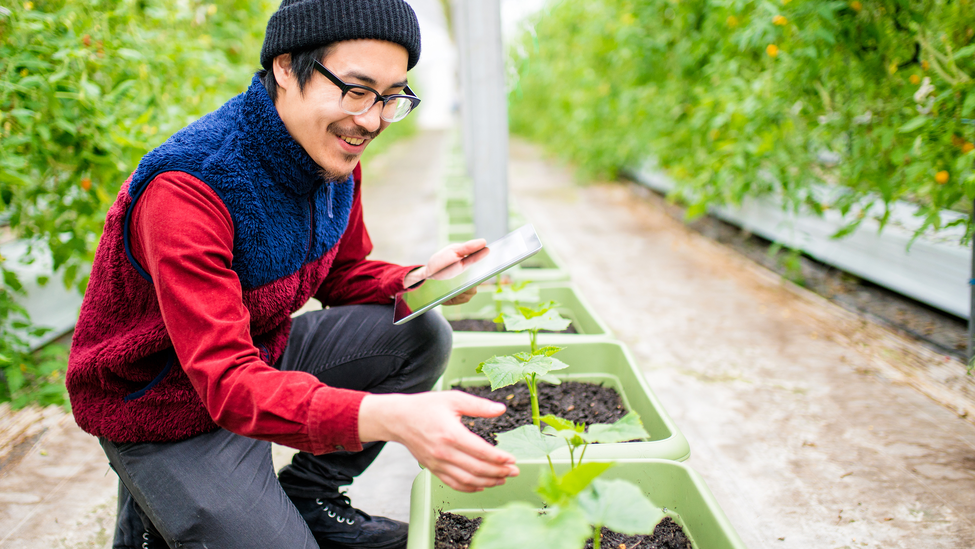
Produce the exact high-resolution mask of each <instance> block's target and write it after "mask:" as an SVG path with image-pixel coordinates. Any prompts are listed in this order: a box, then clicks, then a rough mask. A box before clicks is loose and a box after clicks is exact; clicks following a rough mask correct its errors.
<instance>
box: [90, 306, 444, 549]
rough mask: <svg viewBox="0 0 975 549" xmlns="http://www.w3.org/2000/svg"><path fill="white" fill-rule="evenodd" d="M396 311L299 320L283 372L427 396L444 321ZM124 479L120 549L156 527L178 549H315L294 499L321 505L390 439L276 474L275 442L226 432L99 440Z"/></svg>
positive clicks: (343, 311) (353, 311) (308, 458)
mask: <svg viewBox="0 0 975 549" xmlns="http://www.w3.org/2000/svg"><path fill="white" fill-rule="evenodd" d="M392 316H393V315H392V308H391V307H389V306H383V305H353V306H347V307H336V308H333V309H326V310H322V311H314V312H310V313H306V314H304V315H302V316H300V317H298V318H296V319H295V321H294V325H293V327H292V330H291V335H290V337H289V339H288V347H287V349H286V350H285V353H284V356H282V357H281V360H280V361H278V364H276V367H278V368H280V369H281V370H301V371H305V372H309V373H311V374H313V375H315V376H316V377H318V379H320V380H321V381H322V382H324V383H326V384H327V385H330V386H333V387H341V388H345V389H356V390H362V391H369V392H371V393H417V392H421V391H426V390H429V389H430V388H431V387H432V386H433V384H434V383H435V382H436V380H437V378H439V377H440V375H441V374H442V373H443V369H444V368H445V367H446V364H447V358H448V357H449V354H450V347H451V331H450V327H449V326H448V324H447V322H446V321H445V320H444V319H443V317H441V316H440V315H439V314H436V313H434V314H429V313H428V314H425V315H423V316H421V317H419V318H417V319H414V320H412V321H410V322H408V323H406V324H404V325H402V326H394V325H393V323H392ZM100 442H101V444H102V447H103V448H104V449H105V454H106V455H107V456H108V459H109V462H110V463H111V465H112V468H113V469H115V471H116V472H117V473H118V475H119V479H120V481H121V482H120V485H119V510H118V521H117V527H116V532H115V542H114V545H113V547H115V548H118V549H122V548H124V549H129V548H137V547H142V543H143V541H144V537H143V536H144V535H145V533H146V531H149V532H150V537H153V536H156V535H158V536H159V537H161V538H162V539H165V540H166V543H167V544H168V545H169V547H194V548H197V547H199V548H202V547H207V548H209V549H220V548H226V549H250V548H253V549H269V548H277V547H281V548H289V549H291V548H295V549H297V548H315V547H318V545H317V544H316V542H315V539H314V538H313V537H312V535H311V532H310V531H309V530H308V527H307V526H306V525H305V523H304V521H303V520H302V518H301V516H300V515H299V514H298V512H297V510H296V509H295V508H294V506H293V505H292V504H291V502H290V500H289V499H288V494H290V495H292V496H298V497H318V496H319V495H320V494H322V493H325V492H327V491H334V490H336V489H337V488H338V487H339V486H344V485H347V484H350V483H351V482H352V479H353V478H354V477H355V476H357V475H358V474H360V473H362V471H364V470H365V469H366V467H368V466H369V464H370V463H372V461H373V460H374V459H375V458H376V456H377V455H378V454H379V451H380V450H381V449H382V447H383V444H384V443H368V444H365V445H364V448H363V451H361V452H335V453H331V454H325V455H322V456H314V455H311V454H308V453H305V452H300V453H298V454H297V455H296V456H295V457H294V459H293V460H292V462H291V465H288V466H286V467H284V468H283V469H282V470H281V472H280V478H279V479H278V478H276V477H275V474H274V469H273V466H272V464H271V445H270V443H267V442H262V441H258V440H253V439H249V438H246V437H242V436H239V435H235V434H233V433H230V432H228V431H225V430H223V429H219V430H217V431H214V432H212V433H206V434H203V435H198V436H196V437H193V438H190V439H187V440H182V441H179V442H170V443H114V442H111V441H108V440H105V439H101V440H100Z"/></svg>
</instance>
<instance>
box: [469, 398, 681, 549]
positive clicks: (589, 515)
mask: <svg viewBox="0 0 975 549" xmlns="http://www.w3.org/2000/svg"><path fill="white" fill-rule="evenodd" d="M543 419H544V421H545V423H546V424H548V426H547V427H546V428H545V432H544V433H543V432H540V431H539V430H537V429H535V428H533V427H532V426H530V425H525V426H522V427H519V428H518V429H515V430H513V431H509V432H507V433H499V434H498V435H497V437H498V447H499V448H502V449H504V450H506V451H508V452H511V453H512V454H514V455H515V456H516V457H517V458H519V459H534V458H538V457H541V456H543V455H544V456H545V457H546V458H547V459H548V463H549V469H547V470H545V471H544V473H543V474H542V478H541V479H540V480H539V485H538V487H537V488H536V492H537V493H538V495H539V496H541V498H542V501H543V502H545V504H546V506H547V508H546V511H545V513H544V514H539V513H538V512H537V510H536V509H535V508H534V507H532V506H530V505H528V504H526V503H523V502H515V503H511V504H508V505H506V506H504V507H503V508H502V509H501V510H499V511H498V512H496V513H493V514H491V515H489V516H488V517H486V518H485V519H484V522H483V523H482V524H481V527H480V528H479V529H478V531H477V534H476V535H475V536H474V540H473V543H472V544H471V549H502V548H507V547H513V546H516V544H519V543H521V542H524V544H525V545H528V546H539V545H541V544H544V545H545V547H546V548H547V549H550V548H555V549H578V548H579V547H582V546H583V545H584V544H585V542H586V539H587V538H588V537H589V536H590V535H592V538H593V548H594V549H599V544H600V533H601V531H602V528H603V526H606V527H607V528H610V529H612V530H615V531H617V532H620V533H624V534H629V535H636V534H649V533H651V532H652V531H653V527H652V525H655V524H657V523H658V522H660V520H661V519H663V517H664V514H663V512H662V511H661V510H659V509H657V508H655V507H654V506H653V504H652V503H651V502H650V501H649V500H648V499H647V498H646V496H645V495H644V494H643V493H642V492H641V491H640V489H639V488H638V487H636V486H634V485H633V484H632V483H630V482H627V481H625V480H619V479H617V480H603V479H599V478H597V477H599V476H600V475H601V474H603V473H604V472H605V471H606V470H608V469H609V468H611V467H612V466H613V463H585V464H583V463H582V458H583V456H584V455H585V449H586V447H587V446H588V445H589V444H591V443H593V442H602V443H612V442H622V441H625V440H632V439H641V438H647V437H648V436H649V435H648V434H647V432H646V430H645V429H644V428H643V425H642V423H641V422H640V418H639V416H637V414H636V413H633V412H631V413H629V414H627V415H626V416H625V417H624V418H623V419H621V420H619V421H617V422H616V423H613V424H593V425H590V426H589V429H588V430H586V428H585V425H583V424H579V423H573V422H571V421H568V420H566V419H562V418H559V417H556V416H551V415H547V416H545V417H544V418H543ZM563 443H565V444H568V446H569V452H570V456H574V453H575V450H576V449H578V448H579V447H582V454H581V455H580V456H579V463H576V462H575V459H574V457H573V459H572V460H571V461H570V466H571V469H570V470H569V471H568V472H567V473H565V474H564V475H562V476H559V475H557V474H556V473H555V467H554V466H553V465H552V459H551V457H550V454H551V453H552V452H553V451H555V450H556V449H558V448H560V447H561V446H562V444H563ZM648 524H649V525H651V526H650V527H649V528H648V527H647V525H648ZM587 525H591V529H590V527H589V526H587Z"/></svg>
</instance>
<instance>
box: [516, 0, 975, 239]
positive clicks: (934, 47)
mask: <svg viewBox="0 0 975 549" xmlns="http://www.w3.org/2000/svg"><path fill="white" fill-rule="evenodd" d="M512 59H513V62H514V65H515V67H516V69H517V72H516V75H515V76H516V79H515V81H514V82H513V83H512V86H511V91H510V105H511V107H510V113H511V118H512V120H511V127H512V130H513V131H516V132H518V133H521V134H523V135H526V136H528V137H529V138H532V139H535V140H539V141H542V142H544V143H546V144H548V145H549V146H550V147H551V148H552V149H554V150H556V151H558V152H559V153H560V154H562V155H564V156H566V157H569V158H570V159H572V160H573V161H575V162H577V163H578V164H579V166H580V167H581V168H582V169H583V170H584V171H587V172H590V173H596V174H604V175H609V176H615V175H616V174H617V172H618V171H619V170H620V169H621V168H623V167H626V166H635V165H639V164H641V163H642V162H644V161H646V160H647V158H655V159H656V160H657V162H658V163H659V165H660V167H662V168H663V169H665V170H667V171H668V172H669V174H670V175H671V176H672V177H673V178H674V179H675V180H676V182H677V184H678V186H677V189H676V191H675V195H676V196H677V198H680V199H682V200H684V201H686V202H688V203H689V204H690V208H689V213H690V214H691V215H699V214H701V213H703V212H704V211H706V207H707V206H708V205H709V204H720V203H730V204H737V203H740V202H741V201H742V200H743V199H744V198H745V197H747V196H755V195H775V196H778V197H780V198H781V199H782V202H783V204H784V207H786V208H790V209H799V208H807V209H809V210H811V211H813V212H816V213H822V212H823V211H824V210H827V209H833V210H835V211H839V212H840V213H841V214H843V216H844V220H845V222H846V226H845V227H844V228H843V229H841V230H840V231H839V232H838V233H837V235H836V236H837V237H840V236H843V235H844V234H848V233H849V232H851V231H853V230H855V229H856V228H857V227H858V226H859V224H860V223H861V222H862V221H863V219H865V218H866V217H867V215H872V214H868V212H869V211H871V207H872V206H874V205H880V206H881V207H880V208H879V211H880V212H881V213H880V214H878V215H877V216H876V217H877V219H878V221H879V222H880V224H881V227H883V226H884V225H885V224H886V223H887V222H888V221H889V216H890V205H891V204H893V203H894V202H895V201H898V200H907V201H910V202H913V203H914V204H916V205H917V206H918V210H917V215H918V216H920V217H921V219H922V224H921V225H922V226H921V227H920V228H919V229H918V233H920V232H923V231H928V230H938V229H941V228H943V227H945V226H948V225H950V224H955V223H964V224H965V225H966V231H965V237H964V240H965V241H966V242H967V241H968V239H970V238H971V236H972V230H973V223H972V215H971V213H972V201H973V199H975V169H973V163H975V144H973V143H975V0H953V1H949V0H855V1H846V0H827V1H823V0H690V1H682V2H677V1H674V0H598V1H593V2H572V1H561V2H556V3H554V4H552V5H550V7H549V8H548V9H547V10H546V11H545V12H543V13H542V14H541V15H540V16H539V17H538V18H537V20H536V22H535V24H534V25H533V27H532V28H531V32H530V33H526V34H525V36H524V38H523V39H522V40H521V41H520V42H517V43H516V44H515V45H514V47H513V48H512ZM824 187H825V188H826V189H827V190H828V192H823V188H824ZM945 209H955V210H957V211H962V212H964V213H967V214H968V215H967V216H965V217H963V218H962V219H961V220H959V221H954V222H951V223H946V222H945V221H943V220H942V217H941V212H942V211H943V210H945Z"/></svg>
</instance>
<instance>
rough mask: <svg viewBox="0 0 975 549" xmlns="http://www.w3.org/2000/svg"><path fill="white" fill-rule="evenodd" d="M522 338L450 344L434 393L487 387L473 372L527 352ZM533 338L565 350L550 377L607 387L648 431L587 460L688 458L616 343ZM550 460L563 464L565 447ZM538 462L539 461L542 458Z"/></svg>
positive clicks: (591, 451)
mask: <svg viewBox="0 0 975 549" xmlns="http://www.w3.org/2000/svg"><path fill="white" fill-rule="evenodd" d="M521 335H522V337H524V338H525V340H526V343H525V344H498V345H476V344H460V345H454V349H453V351H452V352H451V354H450V360H449V361H448V363H447V370H446V371H445V372H444V375H443V376H442V377H441V378H440V380H439V381H438V382H437V384H436V385H435V386H434V390H441V391H443V390H449V389H450V388H451V387H453V386H455V385H460V386H476V385H487V384H488V380H487V378H486V377H484V376H483V375H482V374H478V373H477V372H476V371H475V370H476V369H477V365H478V364H480V363H481V362H483V361H485V360H487V359H489V358H491V357H492V356H495V355H512V354H515V353H517V352H520V351H527V350H528V345H527V338H528V336H527V335H524V334H521ZM538 339H539V345H559V346H562V347H565V349H564V350H562V351H561V352H560V353H559V354H558V355H557V358H558V359H559V360H561V361H563V362H565V363H566V364H568V365H569V367H568V368H566V369H564V370H558V371H556V372H552V373H553V374H555V375H556V376H557V377H558V378H559V379H562V380H566V381H585V382H589V383H602V384H603V385H604V386H607V387H612V388H613V389H615V390H616V391H617V392H618V393H619V394H620V396H621V397H622V399H623V406H624V407H625V408H626V409H627V410H631V411H635V412H637V413H638V414H640V419H641V420H643V426H644V427H646V429H647V432H649V433H650V440H648V441H644V442H626V443H621V444H593V445H590V446H589V448H588V449H587V450H586V459H587V460H597V459H611V460H616V459H646V458H659V459H670V460H677V461H683V460H685V459H687V458H688V457H689V456H690V453H691V451H690V447H689V446H688V444H687V439H686V438H684V435H683V434H682V433H681V432H680V430H679V429H677V426H676V425H675V424H674V422H673V421H672V420H671V419H670V416H668V415H667V412H666V411H665V410H664V408H663V406H662V405H661V404H660V401H659V400H657V396H656V395H654V394H653V391H651V390H650V386H649V385H648V384H647V382H646V380H645V379H644V377H643V375H642V374H641V373H640V371H639V370H638V369H637V367H636V363H635V362H634V360H633V356H632V355H631V354H630V351H629V350H628V349H627V348H626V346H625V345H623V344H622V343H620V342H618V341H586V342H580V341H579V340H573V339H572V336H564V335H560V334H539V336H538ZM553 459H564V460H568V459H569V451H568V449H562V450H559V451H558V452H557V453H555V454H553ZM541 461H543V462H544V461H545V460H544V458H543V459H542V460H541Z"/></svg>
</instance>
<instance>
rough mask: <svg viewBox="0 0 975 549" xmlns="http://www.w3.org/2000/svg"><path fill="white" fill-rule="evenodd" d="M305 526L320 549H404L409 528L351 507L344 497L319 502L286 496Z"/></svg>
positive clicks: (329, 498)
mask: <svg viewBox="0 0 975 549" xmlns="http://www.w3.org/2000/svg"><path fill="white" fill-rule="evenodd" d="M288 497H289V498H291V502H292V503H294V505H295V507H297V508H298V512H299V513H301V516H302V518H304V519H305V522H307V523H308V527H309V528H310V529H311V532H312V534H314V536H315V541H317V542H318V544H319V545H321V546H322V548H323V549H324V548H327V547H341V548H344V549H404V548H405V547H406V534H407V531H408V530H409V525H408V524H407V523H405V522H400V521H398V520H392V519H388V518H385V517H373V516H370V515H368V514H366V513H364V512H362V511H360V510H358V509H356V508H355V507H352V505H351V502H350V501H349V498H348V497H347V496H346V495H345V494H340V493H338V492H334V493H332V494H326V495H324V496H322V497H321V498H317V499H313V498H299V497H293V496H288Z"/></svg>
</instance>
